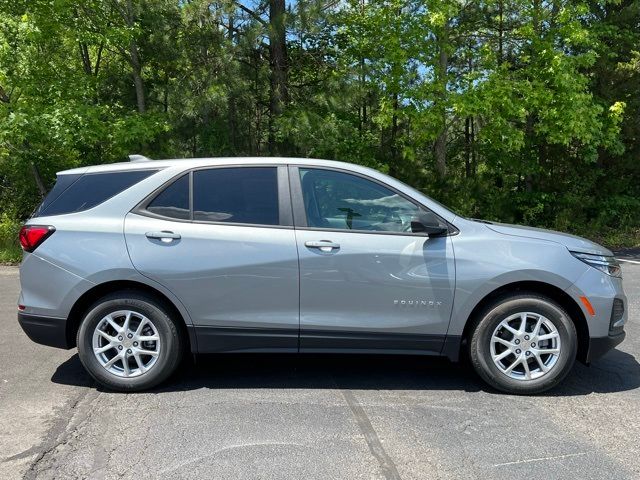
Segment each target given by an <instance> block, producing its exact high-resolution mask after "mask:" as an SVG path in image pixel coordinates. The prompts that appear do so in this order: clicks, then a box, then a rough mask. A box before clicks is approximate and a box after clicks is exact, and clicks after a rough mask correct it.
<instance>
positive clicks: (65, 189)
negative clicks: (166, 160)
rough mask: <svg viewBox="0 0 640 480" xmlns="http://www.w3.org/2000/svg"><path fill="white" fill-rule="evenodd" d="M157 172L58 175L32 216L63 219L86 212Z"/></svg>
mask: <svg viewBox="0 0 640 480" xmlns="http://www.w3.org/2000/svg"><path fill="white" fill-rule="evenodd" d="M156 172H157V170H137V171H130V172H109V173H90V174H85V175H82V176H78V175H61V176H60V177H59V178H58V181H57V182H56V185H55V186H54V188H53V189H52V190H51V192H50V193H49V194H48V195H47V197H46V198H45V199H44V201H43V202H42V204H41V205H40V207H38V210H36V212H35V214H34V216H49V215H63V214H65V213H74V212H80V211H82V210H88V209H89V208H92V207H95V206H96V205H99V204H101V203H102V202H104V201H106V200H108V199H109V198H111V197H113V196H115V195H117V194H118V193H120V192H123V191H124V190H126V189H127V188H129V187H131V186H132V185H135V184H136V183H138V182H140V181H141V180H144V179H145V178H147V177H148V176H149V175H151V174H153V173H156ZM66 177H76V178H75V179H74V178H66ZM59 185H60V186H59Z"/></svg>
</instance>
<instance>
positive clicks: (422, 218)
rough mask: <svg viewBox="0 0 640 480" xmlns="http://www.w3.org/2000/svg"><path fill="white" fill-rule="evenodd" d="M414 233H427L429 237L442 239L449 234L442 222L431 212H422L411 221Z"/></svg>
mask: <svg viewBox="0 0 640 480" xmlns="http://www.w3.org/2000/svg"><path fill="white" fill-rule="evenodd" d="M411 231H412V232H413V233H426V234H427V236H428V237H441V236H443V235H446V234H447V233H448V232H449V229H448V228H447V227H446V226H444V225H442V222H441V221H440V220H439V219H438V217H436V216H435V215H434V214H433V213H431V212H421V213H420V214H418V215H416V216H415V217H413V218H412V219H411Z"/></svg>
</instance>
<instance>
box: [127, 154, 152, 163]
mask: <svg viewBox="0 0 640 480" xmlns="http://www.w3.org/2000/svg"><path fill="white" fill-rule="evenodd" d="M129 161H130V162H150V161H151V159H150V158H147V157H145V156H144V155H129Z"/></svg>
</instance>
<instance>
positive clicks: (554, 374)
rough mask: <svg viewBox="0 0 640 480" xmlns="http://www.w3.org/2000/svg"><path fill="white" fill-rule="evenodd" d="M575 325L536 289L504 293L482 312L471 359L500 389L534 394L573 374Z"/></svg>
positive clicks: (558, 307) (472, 339)
mask: <svg viewBox="0 0 640 480" xmlns="http://www.w3.org/2000/svg"><path fill="white" fill-rule="evenodd" d="M576 352H577V334H576V329H575V326H574V324H573V322H572V321H571V318H570V317H569V315H568V314H567V313H566V312H565V311H564V309H563V308H562V307H561V306H560V305H558V304H557V303H556V302H554V301H553V300H551V299H549V298H546V297H544V296H540V295H537V294H534V293H519V294H511V295H508V296H505V297H502V298H501V299H500V300H498V301H496V302H495V303H494V304H492V305H491V306H489V307H488V308H487V309H485V310H484V312H483V313H482V314H481V315H480V317H479V319H478V320H477V323H476V325H475V328H474V330H473V332H472V334H471V339H470V342H469V354H470V358H471V363H472V364H473V366H474V368H475V370H476V371H477V372H478V374H479V375H480V376H481V377H482V378H483V379H484V380H485V381H486V382H487V383H488V384H489V385H491V386H493V387H495V388H496V389H498V390H501V391H503V392H508V393H514V394H535V393H541V392H544V391H546V390H548V389H550V388H553V387H554V386H556V385H557V384H558V383H560V381H562V379H563V378H564V377H565V376H566V375H567V374H568V373H569V371H570V370H571V368H572V367H573V364H574V362H575V358H576Z"/></svg>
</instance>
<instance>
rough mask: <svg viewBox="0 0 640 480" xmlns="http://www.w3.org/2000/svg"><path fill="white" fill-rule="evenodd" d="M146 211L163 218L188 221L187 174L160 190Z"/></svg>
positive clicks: (189, 213) (189, 214)
mask: <svg viewBox="0 0 640 480" xmlns="http://www.w3.org/2000/svg"><path fill="white" fill-rule="evenodd" d="M147 211H148V212H151V213H154V214H156V215H161V216H163V217H169V218H178V219H180V220H189V219H190V218H191V212H190V211H189V174H187V175H183V176H182V177H180V178H179V179H178V180H176V181H175V182H173V183H172V184H171V185H169V186H168V187H167V188H165V189H164V190H162V191H161V192H160V193H159V194H158V195H157V196H156V197H155V198H154V199H153V200H151V202H149V204H148V205H147Z"/></svg>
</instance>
